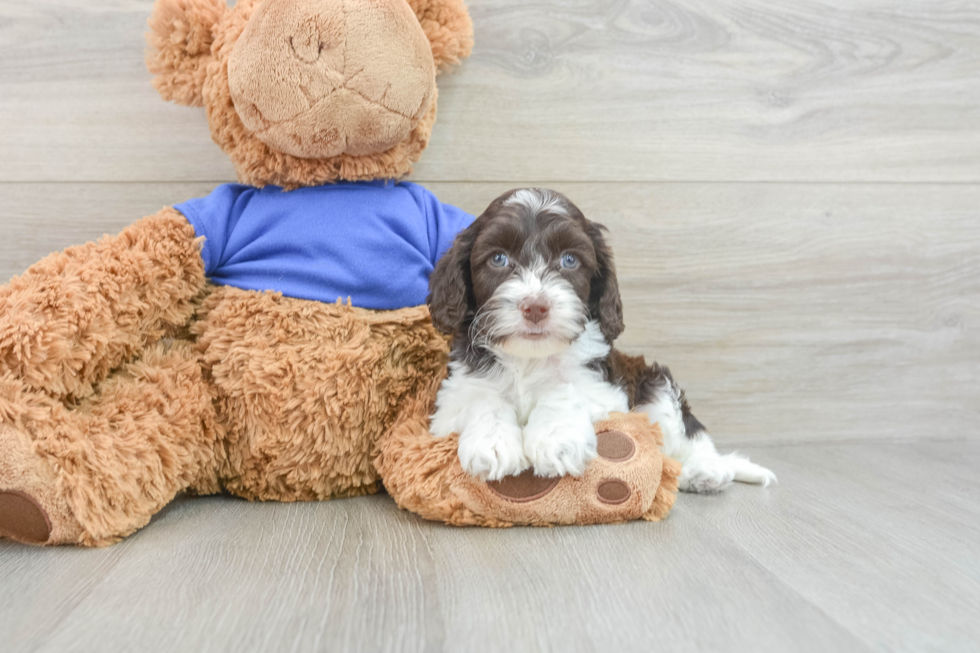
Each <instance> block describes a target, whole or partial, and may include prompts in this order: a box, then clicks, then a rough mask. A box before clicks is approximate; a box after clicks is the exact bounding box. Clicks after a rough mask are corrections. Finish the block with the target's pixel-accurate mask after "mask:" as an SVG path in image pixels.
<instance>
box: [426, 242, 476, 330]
mask: <svg viewBox="0 0 980 653" xmlns="http://www.w3.org/2000/svg"><path fill="white" fill-rule="evenodd" d="M476 234H477V225H476V223H474V224H472V225H470V226H469V227H468V228H466V229H464V230H463V231H462V232H461V233H460V234H459V235H458V236H456V240H455V241H453V246H452V247H450V248H449V251H447V252H446V253H445V254H443V255H442V258H440V259H439V262H438V263H436V269H435V270H434V271H433V272H432V276H431V277H429V296H428V298H427V299H426V300H425V303H426V304H428V306H429V313H430V314H431V315H432V324H434V325H435V327H436V328H437V329H439V330H440V331H442V332H443V333H448V334H450V335H452V334H455V333H456V332H457V331H458V330H459V328H460V327H461V326H463V323H464V322H465V321H466V317H467V315H468V314H469V313H470V312H471V311H472V310H473V309H474V306H473V304H474V299H473V282H472V280H471V278H470V276H471V273H470V255H471V254H472V253H473V243H474V242H475V241H476Z"/></svg>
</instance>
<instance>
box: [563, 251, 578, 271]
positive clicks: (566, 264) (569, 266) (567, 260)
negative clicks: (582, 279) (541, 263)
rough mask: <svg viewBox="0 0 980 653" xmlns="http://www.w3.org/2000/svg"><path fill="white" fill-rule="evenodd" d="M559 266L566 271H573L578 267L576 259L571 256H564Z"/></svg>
mask: <svg viewBox="0 0 980 653" xmlns="http://www.w3.org/2000/svg"><path fill="white" fill-rule="evenodd" d="M561 266H562V267H563V268H565V269H566V270H574V269H575V268H577V267H578V259H577V258H575V255H573V254H565V255H564V256H562V257H561Z"/></svg>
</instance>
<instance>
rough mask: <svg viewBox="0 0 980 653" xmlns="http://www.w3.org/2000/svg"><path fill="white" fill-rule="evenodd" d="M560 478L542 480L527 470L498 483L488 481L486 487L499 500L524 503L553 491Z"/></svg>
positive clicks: (532, 471)
mask: <svg viewBox="0 0 980 653" xmlns="http://www.w3.org/2000/svg"><path fill="white" fill-rule="evenodd" d="M560 480H561V478H559V477H552V478H542V477H541V476H535V475H534V470H531V469H528V470H525V471H524V472H521V473H520V474H518V475H517V476H507V477H506V478H502V479H500V480H499V481H490V482H489V483H487V486H488V487H489V488H490V491H491V492H493V493H494V494H496V495H497V496H498V497H500V498H501V499H506V500H507V501H512V502H514V503H526V502H528V501H534V500H535V499H540V498H541V497H543V496H544V495H546V494H548V493H549V492H551V491H552V490H554V489H555V486H556V485H558V481H560Z"/></svg>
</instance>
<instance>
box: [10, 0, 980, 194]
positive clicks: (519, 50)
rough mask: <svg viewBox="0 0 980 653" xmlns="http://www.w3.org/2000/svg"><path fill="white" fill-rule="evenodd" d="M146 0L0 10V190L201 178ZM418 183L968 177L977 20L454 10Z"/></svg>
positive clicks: (202, 127) (861, 12) (821, 12)
mask: <svg viewBox="0 0 980 653" xmlns="http://www.w3.org/2000/svg"><path fill="white" fill-rule="evenodd" d="M151 4H152V0H99V1H98V2H94V1H91V0H30V1H27V0H2V1H0V60H2V61H3V62H4V65H3V66H2V67H0V88H2V89H3V93H2V94H0V151H2V152H3V156H2V157H0V181H106V180H113V181H220V180H231V179H232V178H233V172H232V168H231V166H230V164H229V163H228V161H227V159H226V158H225V157H224V155H223V154H222V153H221V152H220V151H219V150H218V148H217V147H216V146H214V145H213V144H211V142H210V139H209V136H208V129H207V125H206V121H205V118H204V114H203V111H201V110H195V109H186V108H181V107H176V106H171V105H167V104H165V103H163V102H162V101H161V100H160V99H159V98H158V97H157V95H156V93H155V91H154V90H153V89H152V88H151V87H150V84H149V80H150V76H149V74H148V73H147V72H146V70H145V67H144V64H143V50H144V43H143V32H144V31H145V23H146V19H147V17H148V15H149V12H150V7H151ZM469 4H470V7H471V13H472V15H473V19H474V22H475V26H476V49H475V50H474V53H473V56H472V58H471V59H470V60H469V61H467V62H466V63H465V65H464V66H463V67H462V68H461V69H460V70H459V71H458V72H456V73H454V74H451V75H449V76H445V77H443V78H442V79H441V81H440V87H441V93H440V118H439V123H438V124H437V126H436V129H435V133H434V136H433V140H432V145H431V147H430V148H429V150H428V152H427V153H426V155H425V157H424V159H423V161H422V162H421V164H420V165H419V167H418V175H417V176H418V178H419V179H421V180H425V181H435V180H441V181H444V180H467V181H490V180H515V179H516V180H521V179H524V180H526V179H535V180H541V181H595V180H604V181H628V180H632V181H662V180H668V181H672V180H695V181H718V180H721V181H734V180H783V181H814V180H821V181H858V180H863V181H942V182H951V181H958V182H977V181H980V130H977V129H976V125H977V124H978V123H980V84H977V83H976V74H977V70H978V69H980V7H978V6H977V4H976V3H972V2H959V1H948V2H943V1H936V2H928V3H923V2H919V1H918V0H898V1H894V0H860V1H853V0H807V1H805V2H794V3H781V4H773V3H772V2H767V1H766V0H738V1H737V2H735V1H731V0H698V1H697V2H683V3H679V2H669V1H666V0H604V1H588V2H587V1H585V0H550V1H543V0H535V1H533V2H527V1H525V0H472V1H471V2H470V3H469Z"/></svg>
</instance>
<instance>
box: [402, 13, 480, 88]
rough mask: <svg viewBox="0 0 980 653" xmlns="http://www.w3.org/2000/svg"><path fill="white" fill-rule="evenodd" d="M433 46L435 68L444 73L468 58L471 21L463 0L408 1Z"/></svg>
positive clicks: (471, 46)
mask: <svg viewBox="0 0 980 653" xmlns="http://www.w3.org/2000/svg"><path fill="white" fill-rule="evenodd" d="M408 4H409V5H410V6H411V7H412V9H413V10H414V11H415V15H416V16H418V19H419V22H420V23H421V24H422V30H423V31H424V32H425V35H426V36H427V37H428V38H429V44H430V45H431V46H432V57H433V59H435V61H436V68H438V69H439V70H440V71H443V70H447V69H449V68H451V67H452V66H454V65H456V64H458V63H459V61H460V59H465V58H466V57H468V56H470V51H471V50H472V49H473V21H472V20H470V14H469V12H468V11H467V10H466V4H465V3H464V2H463V0H408Z"/></svg>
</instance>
